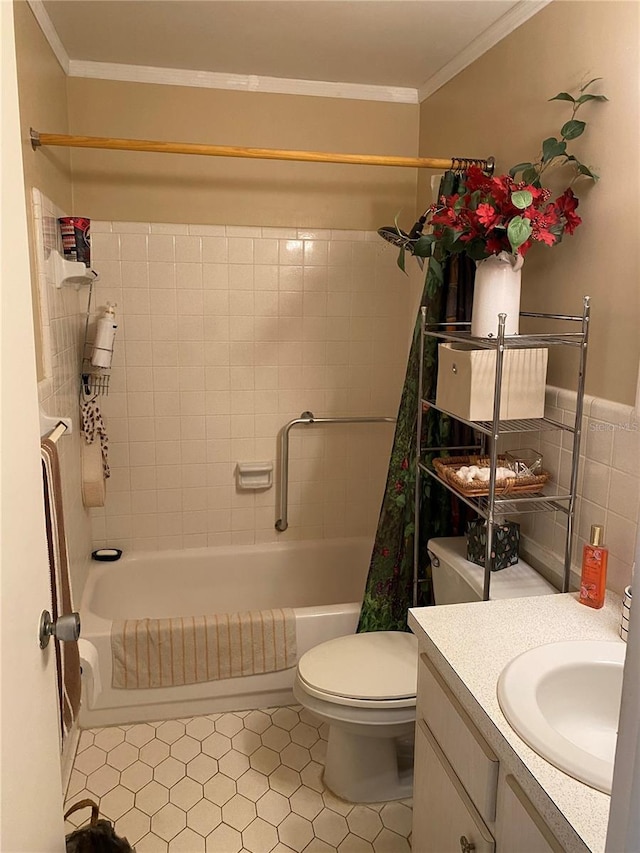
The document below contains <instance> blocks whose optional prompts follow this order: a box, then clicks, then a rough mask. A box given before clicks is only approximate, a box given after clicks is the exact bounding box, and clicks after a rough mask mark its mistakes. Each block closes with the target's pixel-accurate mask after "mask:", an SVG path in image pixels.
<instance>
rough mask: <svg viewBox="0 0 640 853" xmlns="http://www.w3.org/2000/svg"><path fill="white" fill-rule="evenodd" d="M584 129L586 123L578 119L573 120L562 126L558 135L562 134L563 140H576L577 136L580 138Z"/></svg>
mask: <svg viewBox="0 0 640 853" xmlns="http://www.w3.org/2000/svg"><path fill="white" fill-rule="evenodd" d="M585 127H586V122H584V121H578V119H575V118H573V119H571V121H568V122H567V123H566V124H563V125H562V129H561V131H560V133H561V134H562V138H563V139H577V138H578V136H582V134H583V133H584V129H585Z"/></svg>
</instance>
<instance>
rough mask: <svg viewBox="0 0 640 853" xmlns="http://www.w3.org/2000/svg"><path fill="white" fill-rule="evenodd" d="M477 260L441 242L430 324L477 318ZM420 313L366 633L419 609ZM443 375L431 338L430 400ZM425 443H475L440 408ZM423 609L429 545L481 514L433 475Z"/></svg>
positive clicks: (398, 625) (403, 624) (422, 545)
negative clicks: (415, 572)
mask: <svg viewBox="0 0 640 853" xmlns="http://www.w3.org/2000/svg"><path fill="white" fill-rule="evenodd" d="M460 180H461V176H459V175H458V174H456V173H453V172H447V173H445V175H444V177H443V180H442V182H441V184H440V190H439V193H438V196H439V197H440V196H441V195H451V194H452V193H454V192H456V191H457V189H458V186H459V183H460ZM474 275H475V265H474V263H473V261H471V260H470V259H469V258H467V256H466V255H462V254H461V255H448V254H447V253H446V252H445V251H444V249H443V247H442V246H441V245H439V244H435V246H434V252H433V256H432V257H431V258H430V259H429V266H428V268H427V274H426V279H425V285H424V290H423V293H422V298H421V300H420V305H421V307H422V306H424V307H425V308H426V320H427V323H442V322H445V321H446V322H454V321H463V320H470V319H471V304H472V300H473V279H474ZM420 319H421V318H420V312H418V317H417V319H416V324H415V327H414V331H413V340H412V344H411V349H410V352H409V360H408V364H407V371H406V375H405V382H404V387H403V390H402V398H401V401H400V407H399V409H398V419H397V424H396V431H395V436H394V441H393V448H392V451H391V460H390V463H389V471H388V474H387V483H386V487H385V491H384V497H383V500H382V508H381V510H380V517H379V520H378V529H377V532H376V538H375V543H374V547H373V552H372V555H371V564H370V567H369V576H368V578H367V584H366V587H365V594H364V600H363V604H362V610H361V613H360V621H359V624H358V628H357V630H358V632H363V631H406V630H408V628H407V610H408V608H409V607H411V606H412V604H413V601H412V595H413V550H414V532H415V531H414V528H415V523H414V499H415V474H416V429H417V417H418V396H419V388H418V370H419V362H420ZM436 377H437V340H436V339H435V338H429V337H427V338H426V339H425V351H424V377H423V383H424V389H425V397H428V398H429V399H433V398H434V396H435V385H436ZM422 426H423V431H422V446H423V447H443V446H449V445H458V446H459V445H468V444H472V443H473V439H472V435H471V431H470V430H469V428H468V427H465V426H464V425H463V424H459V423H458V422H455V421H452V420H451V419H450V418H448V417H446V416H444V415H441V414H440V413H439V412H437V411H435V410H434V409H428V410H427V411H425V412H424V414H423V418H422ZM432 455H433V454H432ZM421 484H422V493H421V496H420V541H419V543H418V545H419V554H420V557H419V566H420V569H419V580H420V582H419V585H418V606H424V605H428V604H432V603H433V596H432V590H431V576H430V562H429V557H428V554H427V542H428V541H429V539H430V538H431V537H433V536H453V535H458V534H461V533H463V532H464V526H465V524H466V520H467V519H469V518H474V517H475V513H473V512H472V511H471V510H470V509H469V508H468V507H466V505H464V504H463V503H461V502H460V501H459V500H457V498H455V497H454V496H453V495H452V494H450V493H449V492H448V491H446V489H445V488H444V487H443V486H441V485H439V484H438V483H436V482H435V481H434V480H432V479H431V478H430V477H426V476H425V477H421Z"/></svg>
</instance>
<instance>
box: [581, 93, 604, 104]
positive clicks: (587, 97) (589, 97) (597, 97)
mask: <svg viewBox="0 0 640 853" xmlns="http://www.w3.org/2000/svg"><path fill="white" fill-rule="evenodd" d="M608 100H609V98H607V96H606V95H580V97H579V98H577V99H576V104H584V103H586V102H587V101H608Z"/></svg>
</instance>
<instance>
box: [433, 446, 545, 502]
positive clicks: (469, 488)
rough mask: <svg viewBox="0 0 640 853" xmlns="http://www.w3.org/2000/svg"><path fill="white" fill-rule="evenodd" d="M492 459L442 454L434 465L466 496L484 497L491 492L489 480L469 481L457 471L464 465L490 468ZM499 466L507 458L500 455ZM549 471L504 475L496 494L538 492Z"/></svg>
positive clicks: (442, 477)
mask: <svg viewBox="0 0 640 853" xmlns="http://www.w3.org/2000/svg"><path fill="white" fill-rule="evenodd" d="M490 464H491V460H490V458H489V457H488V456H441V457H439V458H437V459H434V460H433V467H434V468H435V470H436V473H437V474H438V476H439V477H440V479H441V480H444V481H445V482H447V483H449V485H450V486H453V488H454V489H456V490H457V491H459V492H460V493H461V494H463V495H465V496H466V497H474V498H475V497H483V496H484V495H488V494H489V483H488V482H484V481H483V482H480V481H477V482H471V483H467V482H466V480H463V479H462V477H459V476H458V474H457V473H456V471H457V470H458V469H459V468H462V466H463V465H467V466H471V465H477V466H478V467H479V468H488V467H489V466H490ZM497 465H498V467H504V465H505V458H504V456H499V457H498V460H497ZM550 476H551V475H550V474H549V472H548V471H542V472H541V473H540V474H535V475H532V476H530V477H516V476H515V475H514V476H513V477H504V478H503V479H500V480H496V491H495V493H496V495H499V496H500V497H506V496H507V495H533V494H537V493H538V492H539V491H540V490H541V489H542V487H543V486H544V484H545V483H546V482H547V480H548V479H549V478H550Z"/></svg>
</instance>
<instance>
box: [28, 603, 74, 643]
mask: <svg viewBox="0 0 640 853" xmlns="http://www.w3.org/2000/svg"><path fill="white" fill-rule="evenodd" d="M79 636H80V614H79V613H67V614H65V615H64V616H59V617H58V618H57V619H56V621H55V622H54V621H53V620H52V618H51V614H50V613H49V611H48V610H43V611H42V615H41V616H40V626H39V630H38V639H39V640H40V648H41V649H46V648H47V646H48V645H49V638H50V637H55V638H56V639H57V640H62V641H63V642H67V643H68V642H69V641H71V640H77V639H78V637H79Z"/></svg>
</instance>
